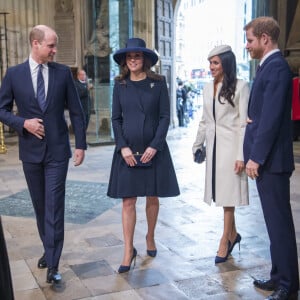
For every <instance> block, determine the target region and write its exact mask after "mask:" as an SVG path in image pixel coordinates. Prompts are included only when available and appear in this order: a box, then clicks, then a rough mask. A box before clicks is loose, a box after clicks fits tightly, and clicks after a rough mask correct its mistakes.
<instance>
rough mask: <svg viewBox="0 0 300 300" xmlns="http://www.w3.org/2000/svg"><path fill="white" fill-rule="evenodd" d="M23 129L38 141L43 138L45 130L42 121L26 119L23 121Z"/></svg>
mask: <svg viewBox="0 0 300 300" xmlns="http://www.w3.org/2000/svg"><path fill="white" fill-rule="evenodd" d="M23 127H24V128H25V129H26V130H27V131H28V132H30V133H31V134H33V135H35V136H36V137H37V138H38V139H40V140H42V139H43V138H44V136H45V129H44V125H43V120H42V119H38V118H34V119H27V120H25V122H24V126H23Z"/></svg>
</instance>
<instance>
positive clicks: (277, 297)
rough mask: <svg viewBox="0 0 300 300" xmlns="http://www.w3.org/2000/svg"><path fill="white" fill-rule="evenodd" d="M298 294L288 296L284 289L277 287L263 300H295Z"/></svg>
mask: <svg viewBox="0 0 300 300" xmlns="http://www.w3.org/2000/svg"><path fill="white" fill-rule="evenodd" d="M297 298H298V293H295V294H290V293H289V292H288V291H287V290H286V289H285V288H282V287H279V288H278V289H276V290H275V291H274V292H273V293H272V294H271V295H270V296H269V297H267V298H266V299H265V300H296V299H297Z"/></svg>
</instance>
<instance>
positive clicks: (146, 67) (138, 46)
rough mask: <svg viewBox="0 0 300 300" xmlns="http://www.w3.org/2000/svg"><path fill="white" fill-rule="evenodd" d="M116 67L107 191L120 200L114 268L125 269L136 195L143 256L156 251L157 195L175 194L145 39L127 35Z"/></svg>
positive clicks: (166, 114)
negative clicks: (119, 249) (119, 255)
mask: <svg viewBox="0 0 300 300" xmlns="http://www.w3.org/2000/svg"><path fill="white" fill-rule="evenodd" d="M113 58H114V60H115V61H116V63H117V64H119V65H120V67H121V73H120V75H119V76H117V77H116V78H115V85H114V90H113V103H112V125H113V131H114V136H115V143H116V147H115V150H114V154H113V159H112V166H111V173H110V178H109V185H108V191H107V195H108V196H109V197H112V198H122V199H123V208H122V225H123V236H124V244H125V248H124V256H123V261H122V264H121V265H120V267H119V269H118V272H119V273H124V272H128V271H129V270H130V267H131V263H132V262H133V261H135V259H136V256H137V250H136V249H135V248H134V246H133V239H134V230H135V224H136V201H137V197H146V216H147V224H148V230H147V234H146V244H147V254H148V255H149V256H150V257H155V256H156V255H157V248H156V245H155V236H154V233H155V226H156V222H157V218H158V211H159V199H158V197H172V196H177V195H178V194H179V187H178V183H177V178H176V174H175V170H174V167H173V163H172V159H171V155H170V151H169V148H168V145H167V142H166V136H167V132H168V129H169V124H170V101H169V96H168V89H167V84H166V81H165V78H164V77H163V76H161V75H159V74H156V73H154V72H153V71H151V67H152V66H154V65H155V64H156V62H157V60H158V56H157V55H156V53H155V52H154V51H152V50H150V49H148V48H146V44H145V41H144V40H142V39H140V38H131V39H129V40H128V41H127V43H126V47H125V48H122V49H120V50H118V51H116V52H115V53H114V55H113Z"/></svg>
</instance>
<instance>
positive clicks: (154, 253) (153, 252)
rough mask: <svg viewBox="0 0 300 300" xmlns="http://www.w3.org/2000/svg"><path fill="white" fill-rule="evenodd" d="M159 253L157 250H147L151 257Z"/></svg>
mask: <svg viewBox="0 0 300 300" xmlns="http://www.w3.org/2000/svg"><path fill="white" fill-rule="evenodd" d="M156 254H157V250H147V255H148V256H151V257H155V256H156Z"/></svg>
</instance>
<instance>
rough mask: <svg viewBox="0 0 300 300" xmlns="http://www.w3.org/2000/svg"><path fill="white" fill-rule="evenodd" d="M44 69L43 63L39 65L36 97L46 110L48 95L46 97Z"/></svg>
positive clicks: (42, 108)
mask: <svg viewBox="0 0 300 300" xmlns="http://www.w3.org/2000/svg"><path fill="white" fill-rule="evenodd" d="M42 70H43V65H39V70H38V75H37V88H36V97H37V100H38V103H39V106H40V108H41V110H42V111H44V110H45V108H46V97H45V83H44V77H43V72H42Z"/></svg>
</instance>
